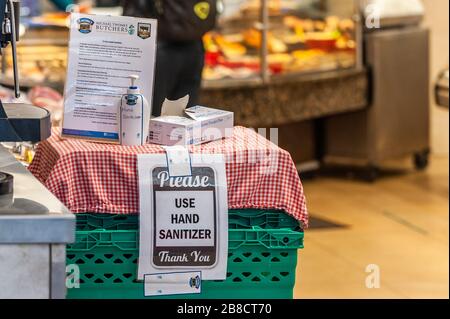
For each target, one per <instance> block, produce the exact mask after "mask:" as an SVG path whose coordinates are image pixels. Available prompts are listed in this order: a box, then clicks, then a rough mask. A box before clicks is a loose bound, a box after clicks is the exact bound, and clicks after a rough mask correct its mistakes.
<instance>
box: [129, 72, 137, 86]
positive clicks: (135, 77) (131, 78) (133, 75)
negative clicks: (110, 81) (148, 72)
mask: <svg viewBox="0 0 450 319" xmlns="http://www.w3.org/2000/svg"><path fill="white" fill-rule="evenodd" d="M129 78H130V80H131V86H130V89H131V88H132V89H137V86H136V81H137V80H139V75H135V74H132V75H130V76H129Z"/></svg>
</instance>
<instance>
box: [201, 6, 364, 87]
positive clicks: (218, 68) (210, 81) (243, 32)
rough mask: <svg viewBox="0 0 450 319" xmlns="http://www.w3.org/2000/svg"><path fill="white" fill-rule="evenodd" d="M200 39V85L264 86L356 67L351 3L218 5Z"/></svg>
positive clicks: (357, 34) (355, 17) (355, 11)
mask: <svg viewBox="0 0 450 319" xmlns="http://www.w3.org/2000/svg"><path fill="white" fill-rule="evenodd" d="M220 9H221V10H220V11H221V15H220V18H219V22H218V26H217V28H216V29H215V30H213V31H212V32H210V33H208V34H207V35H206V36H205V37H204V43H205V49H206V61H205V62H206V63H205V64H206V66H205V69H204V75H203V77H204V80H205V83H206V85H211V86H214V85H219V86H220V84H225V85H226V83H230V84H231V83H242V82H243V81H244V82H248V83H267V82H270V81H274V80H276V79H279V78H286V77H289V76H296V77H298V76H299V75H302V74H308V73H309V74H310V73H318V72H323V71H336V70H344V69H350V68H356V67H358V66H360V65H361V58H360V56H361V54H360V53H361V45H362V42H361V26H360V22H359V21H360V18H359V6H358V2H357V1H355V0H223V1H220Z"/></svg>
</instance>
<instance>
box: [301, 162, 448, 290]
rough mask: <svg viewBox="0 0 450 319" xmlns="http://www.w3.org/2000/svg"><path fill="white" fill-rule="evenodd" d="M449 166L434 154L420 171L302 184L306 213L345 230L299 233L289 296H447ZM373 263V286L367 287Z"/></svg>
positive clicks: (315, 230)
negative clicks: (370, 180) (376, 284)
mask: <svg viewBox="0 0 450 319" xmlns="http://www.w3.org/2000/svg"><path fill="white" fill-rule="evenodd" d="M396 165H397V164H396ZM402 165H403V163H402ZM403 167H404V166H403ZM448 169H449V161H448V158H438V157H435V158H433V159H432V164H431V166H430V168H429V169H428V170H427V171H426V172H415V171H414V170H412V169H408V170H406V172H405V171H404V172H401V173H394V174H387V175H386V176H383V177H382V178H381V179H380V180H379V181H378V182H376V183H374V184H367V183H364V182H360V181H357V180H351V179H347V178H345V177H320V178H317V179H315V180H310V181H306V182H305V183H304V184H305V185H304V186H305V191H306V194H307V198H308V203H309V210H310V213H311V215H312V216H314V217H316V218H320V219H325V220H328V221H330V222H335V223H339V224H344V225H346V226H348V227H344V228H329V229H327V228H325V229H319V228H317V229H312V230H309V231H307V232H306V242H305V244H306V247H305V249H304V250H303V251H301V252H300V253H299V265H298V267H297V284H296V288H295V297H296V298H448V297H449V187H448V181H449V171H448ZM372 264H373V265H377V266H378V267H379V270H380V288H378V289H369V288H367V287H366V278H367V276H368V275H369V273H366V267H367V266H368V265H372Z"/></svg>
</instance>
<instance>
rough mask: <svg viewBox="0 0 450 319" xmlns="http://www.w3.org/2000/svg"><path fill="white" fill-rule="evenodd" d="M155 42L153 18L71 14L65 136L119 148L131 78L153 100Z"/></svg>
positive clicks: (155, 28)
mask: <svg viewBox="0 0 450 319" xmlns="http://www.w3.org/2000/svg"><path fill="white" fill-rule="evenodd" d="M156 37H157V21H156V20H153V19H143V18H132V17H115V16H101V15H87V14H79V13H72V14H71V17H70V41H69V58H68V66H67V79H66V86H65V91H64V119H63V127H62V136H65V137H73V138H81V139H93V140H97V141H101V142H108V143H119V131H120V127H119V126H120V124H119V109H120V103H121V98H122V95H123V94H125V93H126V91H127V90H126V89H127V88H128V86H129V76H130V75H132V74H133V75H134V74H135V75H138V76H139V81H138V83H137V85H138V86H139V87H140V88H141V92H142V95H143V96H144V97H145V98H146V99H147V101H149V103H151V101H152V96H153V79H154V70H155V59H156V57H155V56H156ZM150 109H151V105H150Z"/></svg>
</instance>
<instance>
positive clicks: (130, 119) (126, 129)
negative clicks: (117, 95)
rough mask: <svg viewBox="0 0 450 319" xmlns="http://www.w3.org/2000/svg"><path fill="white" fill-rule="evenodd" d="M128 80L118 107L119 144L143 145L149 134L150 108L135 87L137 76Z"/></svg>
mask: <svg viewBox="0 0 450 319" xmlns="http://www.w3.org/2000/svg"><path fill="white" fill-rule="evenodd" d="M129 78H130V80H131V86H130V87H129V88H128V91H127V94H125V95H123V96H122V100H121V105H120V144H121V145H126V146H138V145H144V144H146V143H147V138H148V134H149V125H150V107H149V104H148V102H147V100H146V99H145V98H144V96H143V95H142V94H141V91H140V89H139V87H138V86H137V85H136V81H137V80H138V79H139V76H137V75H130V77H129Z"/></svg>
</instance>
